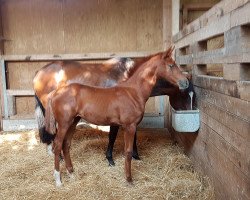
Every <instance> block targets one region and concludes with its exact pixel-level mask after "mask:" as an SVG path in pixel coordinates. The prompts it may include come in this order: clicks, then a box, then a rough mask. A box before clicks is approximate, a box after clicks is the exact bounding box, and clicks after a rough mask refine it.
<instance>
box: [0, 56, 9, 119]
mask: <svg viewBox="0 0 250 200" xmlns="http://www.w3.org/2000/svg"><path fill="white" fill-rule="evenodd" d="M1 80H2V82H1V85H2V89H1V91H2V94H1V96H2V105H3V107H2V108H3V112H4V118H5V119H7V118H8V116H9V113H8V100H7V94H6V89H7V88H6V87H7V84H6V69H5V62H4V60H2V59H1Z"/></svg>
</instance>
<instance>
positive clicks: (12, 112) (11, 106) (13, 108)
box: [7, 95, 16, 116]
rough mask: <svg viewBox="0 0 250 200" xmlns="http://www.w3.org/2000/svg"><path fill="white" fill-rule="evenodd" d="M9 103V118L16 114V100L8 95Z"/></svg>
mask: <svg viewBox="0 0 250 200" xmlns="http://www.w3.org/2000/svg"><path fill="white" fill-rule="evenodd" d="M7 101H8V113H9V116H13V115H15V114H16V99H15V97H14V96H10V95H7Z"/></svg>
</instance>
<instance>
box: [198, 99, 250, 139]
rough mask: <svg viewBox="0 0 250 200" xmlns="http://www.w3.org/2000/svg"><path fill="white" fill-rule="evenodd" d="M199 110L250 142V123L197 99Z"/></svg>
mask: <svg viewBox="0 0 250 200" xmlns="http://www.w3.org/2000/svg"><path fill="white" fill-rule="evenodd" d="M197 105H198V108H199V109H201V110H202V111H203V112H205V113H206V114H207V115H209V116H210V117H212V118H214V119H215V120H217V121H218V122H220V123H221V124H223V125H225V126H226V127H228V128H230V129H231V130H232V131H234V132H236V133H237V134H239V135H241V136H242V137H243V138H244V139H245V140H246V141H247V142H250V134H249V133H250V132H249V130H250V122H249V121H246V120H242V119H241V118H239V117H237V116H235V115H233V114H231V113H228V112H226V111H225V110H224V109H222V108H220V107H218V106H215V105H213V104H210V103H208V102H206V101H203V100H202V99H199V97H197Z"/></svg>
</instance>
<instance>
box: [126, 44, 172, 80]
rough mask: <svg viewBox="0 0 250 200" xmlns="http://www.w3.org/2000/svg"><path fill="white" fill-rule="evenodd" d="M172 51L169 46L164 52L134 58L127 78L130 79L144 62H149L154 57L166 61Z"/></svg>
mask: <svg viewBox="0 0 250 200" xmlns="http://www.w3.org/2000/svg"><path fill="white" fill-rule="evenodd" d="M173 50H174V47H172V46H171V47H169V48H168V49H167V50H166V51H161V52H158V53H155V54H151V55H148V56H146V57H143V58H135V59H134V61H135V64H134V67H133V68H132V69H131V70H130V72H129V77H131V76H132V75H133V74H134V73H135V72H136V71H137V69H138V68H139V67H140V66H141V65H143V64H144V63H145V62H147V61H149V60H150V59H151V58H153V57H155V56H161V57H162V58H163V59H166V58H167V57H171V56H172V52H173Z"/></svg>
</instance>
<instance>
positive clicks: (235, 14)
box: [231, 1, 250, 27]
mask: <svg viewBox="0 0 250 200" xmlns="http://www.w3.org/2000/svg"><path fill="white" fill-rule="evenodd" d="M249 10H250V2H249V1H248V3H247V4H246V5H244V6H242V7H240V8H239V9H236V10H234V11H232V12H231V27H235V26H239V25H243V24H249V23H250V12H249Z"/></svg>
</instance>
